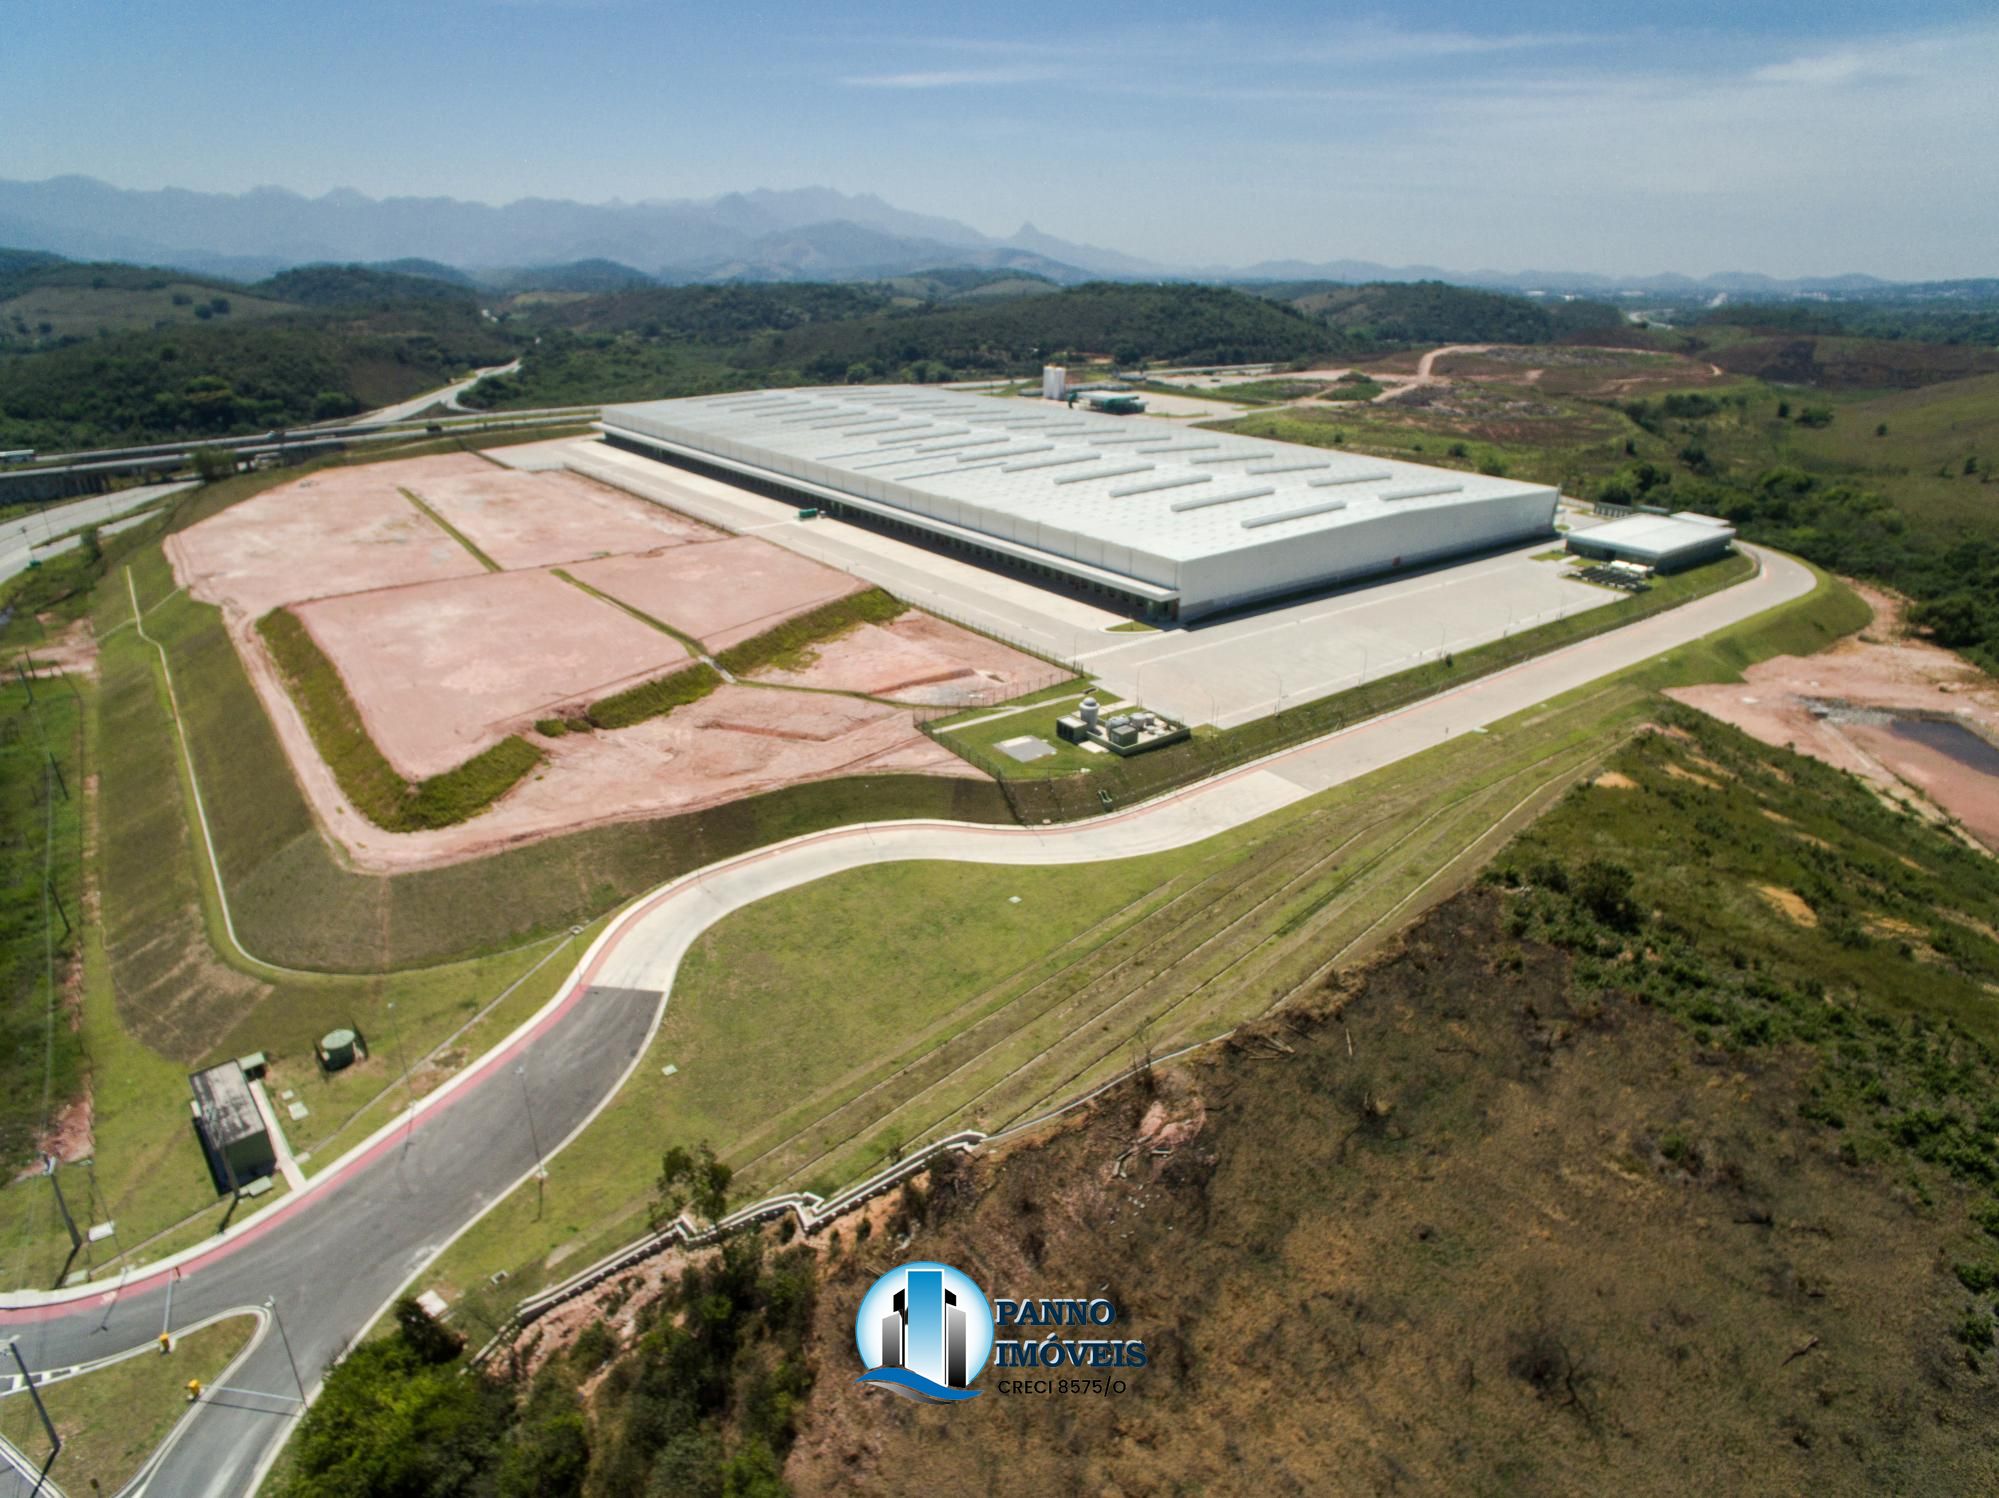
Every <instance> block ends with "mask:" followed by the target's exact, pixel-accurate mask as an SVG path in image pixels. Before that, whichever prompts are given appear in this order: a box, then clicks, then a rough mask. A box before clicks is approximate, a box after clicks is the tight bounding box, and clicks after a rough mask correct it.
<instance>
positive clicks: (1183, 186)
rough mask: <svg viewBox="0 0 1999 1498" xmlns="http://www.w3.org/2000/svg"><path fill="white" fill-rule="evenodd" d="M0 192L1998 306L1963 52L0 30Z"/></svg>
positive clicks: (682, 34) (79, 13)
mask: <svg viewBox="0 0 1999 1498" xmlns="http://www.w3.org/2000/svg"><path fill="white" fill-rule="evenodd" d="M0 23H4V27H5V34H6V36H7V43H6V45H5V46H4V48H0V176H5V177H13V178H39V177H46V176H53V175H57V174H60V173H67V172H78V173H83V174H86V175H90V176H95V177H100V178H102V179H104V180H106V181H109V182H113V183H116V184H118V185H120V186H128V187H159V186H180V187H193V188H202V189H211V190H227V191H238V190H242V189H245V188H249V187H253V186H258V185H264V184H275V185H280V186H285V187H290V188H294V189H297V190H299V191H303V192H307V193H314V194H316V193H320V192H324V191H326V190H328V189H331V188H334V187H353V188H358V189H359V190H361V191H363V192H366V193H369V194H371V195H375V196H387V195H419V196H431V195H435V196H451V197H460V198H470V199H478V200H481V201H487V202H503V201H506V200H509V199H512V198H516V197H524V196H537V197H561V198H576V199H581V200H584V201H603V200H607V199H613V198H624V199H642V198H672V197H703V196H710V195H713V194H717V193H722V192H728V191H731V190H735V189H739V188H750V187H796V186H806V185H824V186H830V187H836V188H840V189H842V190H845V191H849V192H864V191H865V192H875V193H879V194H880V195H881V196H883V197H885V198H887V199H888V200H889V201H890V202H893V203H895V204H897V205H898V206H901V207H905V208H911V209H915V210H918V211H922V212H928V213H939V214H945V215H949V216H951V217H954V218H958V219H962V220H964V221H966V222H968V223H971V224H972V225H974V226H975V227H977V228H980V229H983V230H985V231H987V232H990V233H997V234H1005V233H1009V232H1011V231H1012V230H1014V229H1015V228H1017V227H1018V226H1019V225H1020V223H1021V222H1022V221H1023V220H1032V221H1033V222H1034V223H1035V224H1036V225H1037V226H1039V227H1040V228H1041V229H1043V230H1045V231H1047V232H1049V233H1054V234H1059V235H1062V236H1064V237H1067V238H1071V239H1080V240H1085V241H1089V242H1093V243H1098V244H1105V245H1110V246H1113V247H1116V248H1119V249H1123V250H1127V251H1131V252H1134V253H1139V254H1145V255H1148V256H1151V257H1153V258H1156V259H1161V260H1166V261H1171V262H1175V263H1181V264H1200V263H1233V264H1242V263H1247V262H1251V261H1255V260H1260V259H1268V258H1278V257H1288V258H1303V259H1312V260H1324V259H1332V258H1340V257H1352V258H1363V259H1373V260H1381V261H1386V262H1391V263H1397V264H1401V263H1411V262H1424V263H1429V264H1435V265H1441V266H1446V267H1450V268H1454V269H1461V270H1469V269H1480V268H1493V269H1501V270H1512V269H1522V268H1529V267H1533V268H1544V269H1548V268H1560V269H1584V270H1601V271H1609V272H1624V273H1643V272H1650V271H1657V270H1669V269H1670V270H1681V271H1686V272H1689V273H1695V274H1698V273H1703V272H1708V271H1715V270H1735V269H1742V270H1761V271H1767V272H1771V273H1777V274H1789V273H1802V274H1819V273H1832V272H1838V271H1846V270H1863V271H1872V272H1874V273H1876V274H1880V275H1887V276H1896V277H1925V276H1932V277H1938V276H1957V275H1992V274H1999V256H1995V254H1994V248H1995V246H1999V102H1995V100H1999V90H1995V87H1994V84H1993V79H1994V78H1995V77H1999V15H1995V14H1994V12H1993V10H1992V7H1991V5H1990V4H1989V3H1987V4H1983V5H1974V4H1955V3H1935V4H1921V5H1905V6H1883V5H1880V4H1878V3H1875V4H1866V5H1863V4H1859V3H1853V0H1815V3H1802V0H1768V3H1757V4H1753V5H1748V6H1745V5H1743V4H1741V3H1740V0H1736V3H1730V4H1724V3H1719V0H1680V3H1675V0H1660V3H1656V4H1649V5H1645V6H1642V7H1630V8H1627V9H1620V7H1617V6H1615V5H1611V4H1603V3H1597V4H1583V3H1578V0H1541V3H1532V4H1515V5H1511V6H1504V7H1495V6H1490V5H1478V4H1474V3H1470V0H1441V3H1434V4H1430V5H1427V6H1404V7H1402V8H1400V9H1396V10H1388V9H1369V8H1362V7H1345V6H1337V5H1333V6H1328V5H1325V4H1302V3H1301V4H1258V3H1255V0H1244V3H1238V4H1234V5H1213V4H1210V5H1203V6H1188V5H1181V4H1175V3H1158V4H1147V5H1143V6H1138V5H1098V6H1088V5H1077V4H1063V5H1044V4H1038V3H1024V4H1023V3H1010V4H1005V5H985V6H979V7H976V8H975V9H972V8H965V9H960V8H958V7H953V6H950V5H948V4H938V3H930V4H923V5H915V4H900V3H888V4H877V5H870V6H866V7H837V6H830V5H825V4H817V5H813V4H804V3H770V4H760V3H756V0H741V3H737V4H733V5H731V4H710V5H703V6H691V5H684V4H670V3H651V4H647V3H628V0H403V3H401V4H396V5H387V4H378V3H373V0H362V3H347V4H340V5H335V6H304V5H298V4H294V3H291V0H270V3H266V4H262V5H255V6H251V5H236V4H229V3H222V0H201V3H198V4H197V3H186V0H125V3H122V4H105V3H97V0H66V3H63V4H47V3H34V0H0Z"/></svg>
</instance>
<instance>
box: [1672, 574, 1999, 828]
mask: <svg viewBox="0 0 1999 1498" xmlns="http://www.w3.org/2000/svg"><path fill="white" fill-rule="evenodd" d="M1855 591H1856V592H1858V593H1859V594H1860V595H1861V596H1862V597H1863V598H1865V599H1866V600H1867V602H1868V604H1869V606H1871V607H1872V608H1873V610H1874V616H1875V623H1874V625H1873V627H1872V628H1871V629H1870V630H1869V631H1868V632H1867V633H1866V634H1864V635H1861V636H1859V637H1856V638H1853V639H1847V640H1842V641H1841V642H1840V643H1839V644H1837V645H1835V646H1833V647H1832V648H1831V649H1830V650H1826V651H1822V652H1820V653H1819V654H1817V655H1812V656H1790V655H1786V656H1778V657H1777V658H1776V659H1774V660H1768V661H1763V662H1761V663H1759V664H1757V665H1754V666H1751V667H1750V668H1749V669H1748V670H1747V671H1745V672H1744V673H1743V679H1742V680H1741V681H1740V682H1719V683H1714V684H1711V685H1705V686H1694V687H1676V688H1674V689H1673V690H1671V691H1670V692H1668V694H1667V695H1668V696H1671V697H1675V698H1677V699H1678V700H1680V701H1681V702H1684V703H1686V704H1687V705H1688V706H1689V707H1697V708H1699V709H1700V710H1701V711H1702V712H1704V713H1709V714H1711V715H1713V716H1714V717H1717V718H1720V719H1721V720H1722V721H1723V722H1725V723H1732V724H1734V725H1735V726H1736V727H1737V728H1740V729H1741V730H1742V731H1743V732H1745V733H1749V734H1753V735H1755V737H1757V738H1759V739H1761V740H1762V741H1763V742H1764V743H1766V744H1782V745H1784V746H1786V747H1787V748H1791V749H1795V750H1797V752H1798V753H1800V754H1809V755H1811V756H1812V758H1814V759H1819V760H1823V761H1825V762H1826V763H1827V764H1830V765H1837V766H1838V767H1839V768H1840V769H1842V770H1850V771H1852V772H1853V773H1854V774H1856V775H1859V776H1861V777H1863V778H1865V779H1867V780H1871V781H1872V782H1874V783H1875V784H1876V785H1878V786H1881V787H1882V788H1883V789H1884V790H1887V791H1889V792H1891V793H1893V794H1898V795H1901V796H1903V797H1904V798H1907V797H1908V791H1907V790H1906V789H1905V787H1912V788H1913V789H1915V790H1916V791H1919V792H1921V794H1922V795H1923V796H1925V797H1927V798H1928V799H1929V800H1930V801H1932V802H1934V803H1935V804H1936V805H1937V806H1939V807H1941V808H1942V809H1943V810H1944V811H1946V812H1948V813H1949V814H1950V815H1952V816H1954V817H1956V818H1957V819H1958V821H1960V822H1961V823H1963V824H1964V826H1965V827H1966V828H1967V829H1968V830H1970V831H1971V832H1972V833H1973V834H1974V835H1975V836H1977V837H1978V839H1979V840H1980V841H1982V842H1983V843H1985V844H1986V846H1988V847H1991V848H1994V849H1999V779H1995V777H1994V776H1993V775H1991V774H1989V773H1986V772H1985V771H1983V770H1981V769H1980V768H1979V767H1978V766H1977V765H1974V764H1971V763H1967V762H1966V761H1965V759H1964V758H1961V757H1955V756H1953V755H1951V754H1948V753H1945V752H1943V751H1942V750H1940V749H1939V748H1937V747H1936V746H1935V745H1933V744H1928V743H1925V742H1923V740H1922V735H1921V731H1920V730H1917V731H1915V732H1908V731H1898V730H1897V729H1896V728H1895V727H1894V726H1893V725H1892V724H1891V722H1890V721H1889V720H1891V719H1893V718H1896V717H1898V716H1901V717H1906V718H1911V719H1915V720H1918V721H1920V720H1921V719H1923V718H1933V719H1941V720H1952V719H1955V720H1957V722H1958V723H1960V724H1962V725H1963V728H1964V731H1965V732H1966V733H1968V734H1975V735H1977V736H1978V737H1980V738H1982V739H1983V740H1984V741H1985V742H1986V743H1988V744H1999V681H1994V680H1993V679H1992V678H1991V677H1989V676H1986V675H1984V674H1983V673H1982V672H1980V671H1978V670H1977V669H1976V668H1975V667H1973V666H1970V665H1968V664H1967V663H1966V662H1965V661H1964V660H1963V659H1962V658H1960V657H1958V656H1956V655H1953V654H1952V653H1951V652H1950V651H1948V650H1944V649H1941V648H1939V647H1938V646H1935V645H1931V644H1928V643H1926V642H1925V641H1922V640H1913V639H1907V638H1895V632H1896V630H1897V629H1898V627H1899V612H1900V604H1899V602H1898V601H1897V600H1896V599H1894V598H1892V597H1890V596H1888V595H1885V594H1883V593H1880V592H1878V591H1876V590H1873V589H1870V588H1866V587H1859V586H1856V587H1855Z"/></svg>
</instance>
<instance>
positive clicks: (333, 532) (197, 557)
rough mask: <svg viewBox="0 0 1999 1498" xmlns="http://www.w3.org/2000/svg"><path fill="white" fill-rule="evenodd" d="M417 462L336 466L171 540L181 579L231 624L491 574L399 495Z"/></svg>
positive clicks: (169, 548)
mask: <svg viewBox="0 0 1999 1498" xmlns="http://www.w3.org/2000/svg"><path fill="white" fill-rule="evenodd" d="M413 466H414V465H413V464H403V463H378V464H371V465H368V466H365V467H359V468H329V469H324V470H322V471H320V472H319V473H316V474H314V475H312V476H311V477H310V478H303V479H298V480H295V481H294V482H292V483H289V484H281V485H279V486H278V487H277V488H275V489H271V490H269V491H267V492H265V493H263V494H259V495H257V496H256V497H255V498H253V499H246V500H244V501H243V502H242V503H241V504H237V505H231V506H230V507H229V508H228V509H226V510H224V511H223V512H222V513H221V514H219V515H215V516H211V517H210V518H209V519H207V520H204V521H202V522H201V523H200V524H199V525H194V526H190V527H188V528H187V529H186V530H184V531H181V532H179V533H177V534H175V535H172V536H169V537H167V539H166V553H167V558H168V560H169V561H171V562H172V563H173V568H174V577H175V580H176V581H178V582H179V583H181V584H182V585H183V586H184V587H186V589H187V590H188V592H189V593H191V594H193V595H194V597H196V598H198V599H200V600H201V601H202V602H203V603H214V604H220V605H221V606H222V608H223V610H224V612H226V613H227V614H228V615H229V616H230V618H231V620H232V622H237V623H240V622H242V621H245V620H251V619H260V618H262V617H263V616H264V615H265V614H267V613H269V612H270V611H271V610H272V609H274V608H277V607H278V606H279V605H281V604H287V603H298V602H301V601H303V600H305V599H308V598H327V597H331V596H333V595H335V594H339V593H354V592H358V591H360V590H363V589H368V588H389V587H395V586H397V585H399V584H403V583H424V582H435V581H438V580H440V579H443V578H455V577H475V576H478V575H480V574H482V573H484V571H485V568H483V567H481V566H480V565H479V560H478V558H476V557H474V556H473V555H472V554H471V553H470V552H468V551H466V549H465V548H464V547H463V546H460V545H459V544H458V543H457V542H456V541H455V540H453V539H452V538H451V536H450V535H448V534H447V533H446V532H445V531H444V530H443V529H442V528H441V527H440V526H438V525H437V524H436V523H435V522H433V521H432V520H431V519H430V518H429V517H428V516H426V515H425V514H424V513H423V512H422V511H421V510H419V509H417V507H416V506H415V505H413V504H411V503H410V502H409V501H408V500H407V499H405V498H404V497H403V496H402V495H401V494H400V493H398V492H397V485H398V484H399V483H401V482H402V479H401V477H400V474H401V473H402V471H403V470H405V469H407V468H409V467H413Z"/></svg>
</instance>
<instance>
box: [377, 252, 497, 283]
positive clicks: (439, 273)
mask: <svg viewBox="0 0 1999 1498" xmlns="http://www.w3.org/2000/svg"><path fill="white" fill-rule="evenodd" d="M362 269H363V270H379V271H386V272H387V273H388V274H389V275H392V276H421V277H423V278H424V279H426V280H430V281H448V282H450V283H451V284H452V285H454V286H465V287H473V286H477V285H478V284H479V283H478V282H477V281H476V280H474V279H473V278H472V277H471V276H469V275H467V274H466V273H465V272H464V271H462V270H460V269H459V268H458V267H457V266H455V265H445V264H443V263H442V262H440V261H436V260H416V259H412V258H409V257H407V256H405V257H404V258H403V259H401V260H378V261H376V262H375V263H374V264H372V265H366V266H363V267H362Z"/></svg>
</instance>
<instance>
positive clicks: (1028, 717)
mask: <svg viewBox="0 0 1999 1498" xmlns="http://www.w3.org/2000/svg"><path fill="white" fill-rule="evenodd" d="M1085 695H1087V689H1086V688H1084V687H1081V686H1070V687H1067V688H1065V689H1064V690H1063V692H1062V694H1061V695H1060V696H1059V697H1054V698H1048V699H1044V700H1043V701H1041V702H1038V703H1035V704H1034V705H1032V706H1031V707H1029V708H1028V709H1026V710H1025V711H1022V712H1006V713H1002V714H998V715H987V714H983V713H981V714H977V715H967V716H966V717H965V718H964V719H963V721H962V722H960V720H959V719H955V718H953V719H946V720H944V721H945V722H947V723H957V724H958V725H959V726H956V727H952V728H949V729H948V730H946V729H941V728H940V730H939V732H938V733H937V741H938V742H939V743H940V744H943V745H945V746H946V747H947V748H951V749H955V750H957V751H958V752H959V753H961V754H966V753H967V751H969V754H968V756H967V757H969V758H971V759H972V760H973V763H975V764H978V765H981V766H985V765H991V766H993V767H995V768H997V769H999V770H1000V771H1002V772H1003V773H1004V774H1005V775H1006V776H1007V777H1008V778H1009V779H1019V780H1045V779H1049V778H1052V777H1055V776H1061V775H1083V774H1088V773H1089V772H1090V771H1092V770H1097V769H1103V768H1106V767H1108V766H1109V765H1112V764H1115V763H1117V760H1116V758H1115V757H1114V756H1113V755H1111V754H1109V753H1103V754H1092V753H1090V752H1088V751H1087V750H1085V749H1083V748H1082V747H1081V746H1080V745H1077V744H1065V743H1064V742H1062V740H1061V739H1059V738H1057V737H1056V736H1055V721H1056V719H1058V718H1066V717H1067V716H1069V714H1071V713H1073V712H1075V710H1076V704H1077V703H1079V702H1081V701H1082V700H1083V698H1084V696H1085ZM1096 698H1097V703H1098V705H1099V706H1100V707H1102V708H1103V709H1104V711H1105V712H1106V713H1108V712H1110V711H1111V710H1112V709H1113V708H1116V707H1119V706H1122V705H1123V699H1122V698H1119V697H1117V696H1115V695H1113V694H1111V693H1109V692H1099V693H1097V694H1096ZM1024 734H1025V735H1030V736H1032V737H1035V738H1038V739H1040V740H1041V741H1042V742H1043V743H1045V744H1047V745H1048V746H1049V747H1050V748H1052V749H1053V750H1054V751H1055V752H1054V753H1053V754H1050V755H1048V756H1046V757H1045V758H1042V759H1035V760H1028V761H1026V762H1025V763H1023V762H1021V761H1019V760H1015V759H1012V758H1010V757H1009V756H1007V755H1005V754H1002V753H1000V751H999V748H998V745H999V744H1000V742H1001V741H1002V740H1005V739H1015V738H1019V737H1021V736H1022V735H1024Z"/></svg>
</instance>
